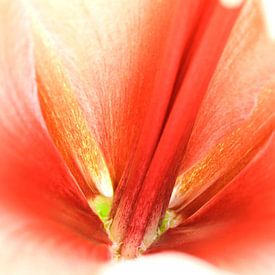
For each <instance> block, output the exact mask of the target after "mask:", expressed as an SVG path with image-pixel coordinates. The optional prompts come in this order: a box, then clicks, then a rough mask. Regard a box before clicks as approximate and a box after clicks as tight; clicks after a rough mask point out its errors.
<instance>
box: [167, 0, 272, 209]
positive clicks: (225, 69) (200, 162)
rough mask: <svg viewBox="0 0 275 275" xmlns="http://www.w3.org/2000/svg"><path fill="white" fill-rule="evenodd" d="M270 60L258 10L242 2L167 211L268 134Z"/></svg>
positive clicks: (184, 201) (218, 176)
mask: <svg viewBox="0 0 275 275" xmlns="http://www.w3.org/2000/svg"><path fill="white" fill-rule="evenodd" d="M274 60H275V45H274V43H273V42H272V41H271V40H270V38H269V37H268V36H267V33H266V30H265V26H264V24H263V16H262V14H261V10H260V8H259V5H258V4H255V3H253V2H247V4H246V7H245V9H244V10H243V12H242V15H241V16H240V19H239V21H238V23H237V25H236V27H235V29H234V31H233V33H232V36H231V38H230V40H229V42H228V45H227V47H226V49H225V52H224V54H223V56H222V59H221V61H220V62H219V65H218V68H217V70H216V73H215V75H214V78H213V80H212V82H211V84H210V87H209V89H208V91H207V95H206V97H205V99H204V101H203V103H202V106H201V109H200V111H199V113H198V116H197V120H196V123H195V126H194V129H193V132H192V135H191V138H190V140H189V143H188V148H187V151H186V154H185V156H184V160H183V163H182V171H183V173H182V175H181V176H180V177H179V178H178V183H177V188H176V190H175V192H174V194H175V196H174V198H173V200H172V202H171V206H173V207H175V206H177V207H178V206H180V207H182V208H183V207H185V206H186V205H187V204H189V203H190V201H192V200H194V199H195V197H196V196H198V195H200V194H201V193H202V192H203V191H204V190H205V189H207V188H208V187H209V186H210V185H212V184H213V183H214V182H216V181H217V180H219V179H221V178H222V177H223V176H224V175H225V173H226V172H227V171H229V170H232V169H233V168H234V166H236V165H238V163H239V162H240V161H241V159H242V158H244V157H245V155H246V153H247V152H248V151H250V150H252V149H253V147H255V146H257V143H258V142H259V141H260V139H262V138H263V136H264V135H265V134H264V131H265V130H264V128H266V129H268V128H269V132H270V130H272V127H273V126H272V125H271V124H272V113H273V109H274V100H275V92H274V81H275V78H274V73H273V72H274V70H275V62H274ZM268 124H269V125H268ZM265 132H267V131H265ZM253 139H254V140H253ZM235 168H236V167H235ZM237 170H238V169H236V171H237ZM179 189H181V190H179Z"/></svg>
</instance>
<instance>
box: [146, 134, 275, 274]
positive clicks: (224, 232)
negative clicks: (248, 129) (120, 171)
mask: <svg viewBox="0 0 275 275" xmlns="http://www.w3.org/2000/svg"><path fill="white" fill-rule="evenodd" d="M274 156H275V136H274V135H272V136H271V137H270V138H269V139H268V141H267V142H266V143H265V145H264V147H263V148H262V149H261V150H260V151H259V152H258V154H257V156H256V157H254V159H253V160H252V161H251V162H250V164H249V165H248V166H247V167H246V168H245V169H244V170H243V171H242V172H241V173H240V174H239V175H238V176H237V177H236V178H235V179H234V180H233V181H232V182H231V183H230V184H229V185H228V186H227V187H226V188H225V189H224V190H223V191H221V192H220V193H219V194H218V195H217V196H216V197H214V198H213V199H212V200H211V201H210V202H209V203H208V204H207V205H205V206H204V207H203V208H201V210H199V211H198V212H197V213H196V214H195V215H193V217H190V218H189V219H187V220H186V221H185V222H184V223H183V224H182V225H181V226H180V227H178V228H174V229H171V230H170V231H168V232H166V233H165V234H164V235H163V237H162V238H161V239H160V241H159V243H158V244H156V245H155V247H153V248H152V250H151V252H153V251H159V250H163V248H165V249H173V250H177V251H183V252H185V253H190V254H192V255H195V256H198V257H200V258H203V259H205V260H208V261H210V262H211V263H213V264H216V265H218V266H220V267H223V268H226V269H228V270H231V271H234V272H240V273H244V274H251V273H253V274H269V273H270V272H271V270H274V269H275V265H274V259H273V256H274V253H275V235H274V232H275V204H274V200H275V185H274V180H275V177H274V176H275V174H274V169H275V161H274Z"/></svg>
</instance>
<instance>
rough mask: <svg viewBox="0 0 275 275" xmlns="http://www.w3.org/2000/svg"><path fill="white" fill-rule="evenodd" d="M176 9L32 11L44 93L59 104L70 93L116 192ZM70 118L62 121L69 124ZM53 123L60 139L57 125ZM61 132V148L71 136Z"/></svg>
mask: <svg viewBox="0 0 275 275" xmlns="http://www.w3.org/2000/svg"><path fill="white" fill-rule="evenodd" d="M173 7H174V5H173V4H171V3H169V2H167V1H157V2H156V3H155V2H154V3H153V2H152V1H149V0H142V1H127V0H120V1H115V2H114V1H109V0H106V1H100V0H93V1H81V2H79V1H77V0H73V1H70V2H68V1H65V0H63V1H55V0H51V1H31V4H29V5H26V8H27V10H28V11H29V14H30V16H31V18H32V20H33V27H34V29H35V31H34V33H35V34H34V35H35V41H36V43H37V44H36V45H37V47H36V62H37V65H38V75H39V83H40V84H39V85H40V90H41V88H43V89H44V90H46V93H50V95H51V98H54V97H53V95H55V97H58V98H59V99H60V98H61V99H62V94H63V96H65V95H66V93H68V90H70V92H69V93H70V94H72V95H73V96H74V101H73V102H77V104H78V107H79V108H80V110H81V112H82V115H83V118H84V119H85V120H86V122H87V125H88V127H89V131H90V132H91V135H92V137H93V139H94V141H95V142H96V143H97V144H98V146H99V149H100V150H101V151H102V153H103V156H104V159H105V161H106V163H107V166H108V170H109V173H110V176H111V178H112V181H113V182H112V183H113V185H114V187H115V186H116V184H117V182H118V181H119V180H120V177H121V174H122V172H123V170H124V169H125V167H126V163H127V162H128V160H129V158H130V152H131V151H132V149H133V146H134V143H135V142H136V140H137V138H138V134H139V129H140V127H141V125H142V121H143V117H144V115H145V113H146V108H147V105H148V101H149V100H150V94H151V90H152V83H153V79H154V77H155V72H156V70H157V63H158V58H159V55H160V52H161V48H162V44H163V41H164V38H165V34H166V29H167V24H168V21H169V20H170V19H169V18H170V17H169V16H170V14H171V12H172V10H173ZM57 60H58V62H57ZM57 64H58V66H57ZM56 67H58V69H56ZM53 68H55V70H53ZM58 75H59V76H60V75H62V77H58ZM42 86H43V87H42ZM68 87H69V88H68ZM41 92H42V93H43V91H41ZM44 93H45V91H44ZM58 102H60V100H59V101H57V100H56V101H53V102H52V104H50V105H49V106H48V107H47V106H46V108H44V110H45V109H46V110H47V109H48V110H49V109H52V108H53V106H55V107H57V105H58ZM46 105H47V102H46ZM44 113H45V112H44ZM78 113H79V112H78ZM65 116H66V114H65V115H64V116H62V115H61V114H60V115H59V117H58V118H59V120H61V122H64V119H65V118H64V117H65ZM48 120H49V121H51V123H48V127H49V128H51V129H50V131H51V132H53V131H52V125H54V123H56V122H57V121H58V119H57V118H56V117H55V118H50V119H48ZM82 120H83V119H82ZM71 121H72V120H71ZM56 128H57V131H59V134H58V135H59V137H60V138H59V139H58V141H56V143H63V144H64V143H65V142H64V140H63V138H64V134H63V132H64V131H62V129H60V128H59V127H56ZM55 132H56V131H55ZM62 134H63V135H62ZM52 135H54V136H56V133H53V134H52ZM67 143H72V142H67ZM64 151H66V152H65V153H64V154H70V155H71V156H70V157H71V159H73V158H74V156H73V153H72V152H69V153H68V151H69V150H67V149H66V150H64ZM64 154H63V155H64ZM81 161H83V158H82V159H81ZM68 162H69V161H67V163H68ZM73 165H75V164H70V165H69V166H73ZM87 165H88V164H86V166H87Z"/></svg>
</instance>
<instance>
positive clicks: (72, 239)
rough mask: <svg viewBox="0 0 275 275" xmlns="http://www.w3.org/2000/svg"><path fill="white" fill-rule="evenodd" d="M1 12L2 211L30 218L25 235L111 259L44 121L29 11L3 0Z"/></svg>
mask: <svg viewBox="0 0 275 275" xmlns="http://www.w3.org/2000/svg"><path fill="white" fill-rule="evenodd" d="M0 11H1V17H0V20H1V21H0V30H1V31H0V36H1V38H0V95H1V103H0V105H1V107H0V140H1V143H0V151H1V155H0V202H1V203H0V209H1V212H3V213H6V215H7V216H8V215H11V216H12V217H13V219H14V224H15V225H16V224H17V222H18V221H19V220H20V219H22V220H23V221H24V220H25V221H28V226H27V227H26V228H23V229H22V231H20V234H25V233H27V232H28V231H30V235H31V236H32V237H33V238H34V236H36V237H38V236H40V237H43V238H42V239H43V240H56V241H57V244H56V245H57V246H58V243H60V244H62V243H63V242H65V243H66V245H69V244H70V243H71V244H72V247H71V248H70V249H71V253H75V248H74V245H75V244H78V246H79V247H83V248H85V250H86V251H88V252H89V255H90V256H92V257H91V259H93V260H95V259H97V260H106V258H108V257H109V256H108V255H109V252H108V250H107V243H108V239H107V236H106V235H105V233H104V232H103V228H102V226H101V224H100V222H99V220H98V219H97V217H96V216H95V215H94V214H93V213H92V212H91V210H90V208H89V207H88V204H87V202H86V200H85V199H84V197H83V196H82V195H81V193H80V192H79V190H78V189H77V187H76V184H75V182H74V180H73V178H72V177H71V175H70V173H69V171H68V170H67V169H66V167H65V166H64V163H63V162H62V160H61V158H60V156H59V154H58V153H57V151H56V149H55V147H54V146H53V144H52V142H51V141H50V138H49V136H48V134H47V131H46V130H45V125H44V124H43V122H41V121H42V119H41V114H40V112H39V104H38V99H37V94H36V86H35V85H36V84H35V71H34V60H33V56H32V46H33V45H32V43H31V39H30V31H29V28H28V27H29V24H28V21H27V20H26V16H25V13H24V12H23V10H22V7H21V6H20V4H18V3H17V2H16V1H14V2H10V1H6V2H5V1H4V2H3V1H2V2H1V6H0ZM3 216H4V215H1V217H2V218H3ZM9 222H10V221H9ZM8 226H11V224H4V228H5V227H7V228H8ZM1 227H2V225H1ZM34 232H35V233H36V234H34ZM16 238H17V236H16V237H15V239H16ZM104 243H105V245H104Z"/></svg>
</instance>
